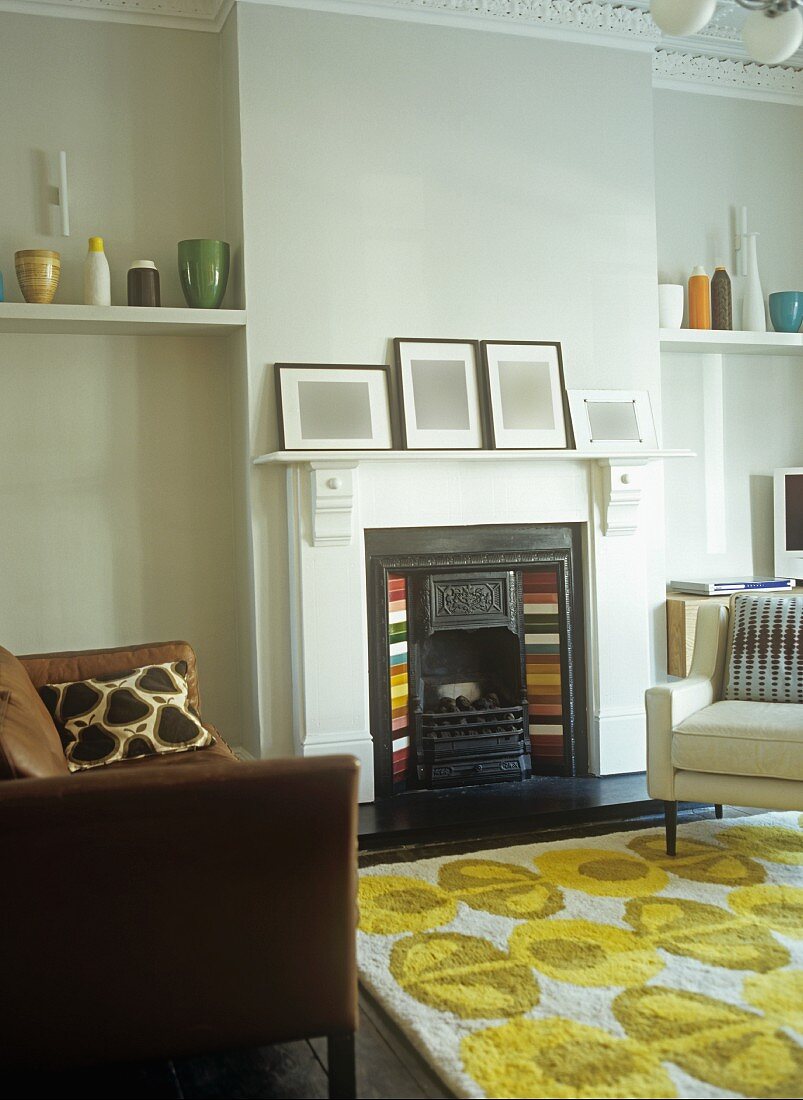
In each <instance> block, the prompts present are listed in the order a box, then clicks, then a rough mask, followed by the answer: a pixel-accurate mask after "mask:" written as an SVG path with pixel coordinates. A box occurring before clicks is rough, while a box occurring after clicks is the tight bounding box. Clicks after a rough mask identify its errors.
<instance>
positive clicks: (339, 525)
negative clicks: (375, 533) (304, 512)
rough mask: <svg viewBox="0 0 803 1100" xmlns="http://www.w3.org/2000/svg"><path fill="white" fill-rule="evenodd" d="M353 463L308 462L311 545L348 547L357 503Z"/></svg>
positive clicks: (354, 464) (355, 465)
mask: <svg viewBox="0 0 803 1100" xmlns="http://www.w3.org/2000/svg"><path fill="white" fill-rule="evenodd" d="M357 465H358V464H357V463H356V462H346V461H338V460H336V459H334V460H331V461H322V462H318V461H316V462H310V463H309V473H310V505H311V511H312V515H311V520H312V524H311V530H312V545H313V546H350V545H351V540H352V538H353V537H354V509H355V507H356V503H357V485H358V478H357V474H356V472H355V471H356V469H357Z"/></svg>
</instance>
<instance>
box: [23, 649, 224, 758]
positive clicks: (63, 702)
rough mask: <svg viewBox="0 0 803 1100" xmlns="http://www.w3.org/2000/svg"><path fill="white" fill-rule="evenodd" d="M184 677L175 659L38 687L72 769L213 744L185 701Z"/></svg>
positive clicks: (181, 664) (184, 666)
mask: <svg viewBox="0 0 803 1100" xmlns="http://www.w3.org/2000/svg"><path fill="white" fill-rule="evenodd" d="M186 675H187V663H186V661H173V662H171V663H169V664H163V665H146V666H145V667H144V668H135V669H132V671H131V672H126V673H123V674H122V675H120V676H108V677H95V678H93V679H90V680H79V681H77V682H73V683H66V684H45V685H44V686H43V687H40V689H39V694H40V695H41V697H42V700H43V701H44V704H45V706H46V707H47V709H48V710H49V711H50V713H51V715H52V716H53V720H54V722H55V723H56V727H57V729H58V730H59V733H60V734H61V739H62V744H63V745H64V755H65V756H66V758H67V767H68V768H69V769H70V771H73V772H75V771H81V770H83V769H85V768H96V767H98V766H99V765H100V764H111V763H114V762H115V761H117V760H132V759H134V758H136V757H141V756H154V755H156V754H162V753H169V752H186V751H187V750H188V749H202V748H205V747H206V746H207V745H211V744H212V743H213V742H214V737H213V736H212V734H211V733H210V731H209V730H208V729H205V728H204V727H203V725H202V724H201V720H200V717H199V715H198V713H197V712H196V711H195V708H194V707H192V706H191V705H190V704H189V703H188V701H187V694H188V687H187V681H186V679H185V677H186Z"/></svg>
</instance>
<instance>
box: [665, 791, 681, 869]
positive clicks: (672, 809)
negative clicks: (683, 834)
mask: <svg viewBox="0 0 803 1100" xmlns="http://www.w3.org/2000/svg"><path fill="white" fill-rule="evenodd" d="M664 822H665V823H666V854H667V855H668V856H673V855H674V854H675V847H676V843H677V835H678V804H677V802H664Z"/></svg>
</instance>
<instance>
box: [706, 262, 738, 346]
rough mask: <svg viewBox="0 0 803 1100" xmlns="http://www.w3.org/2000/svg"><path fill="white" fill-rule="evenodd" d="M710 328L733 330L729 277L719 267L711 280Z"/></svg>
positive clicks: (722, 268)
mask: <svg viewBox="0 0 803 1100" xmlns="http://www.w3.org/2000/svg"><path fill="white" fill-rule="evenodd" d="M711 328H715V329H720V330H721V331H725V332H730V330H731V329H732V328H733V298H732V296H731V281H730V276H729V275H728V273H727V271H726V270H725V268H724V267H722V266H720V267H718V268H717V269H716V271H715V272H714V277H713V279H712V280H711Z"/></svg>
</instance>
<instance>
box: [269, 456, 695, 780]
mask: <svg viewBox="0 0 803 1100" xmlns="http://www.w3.org/2000/svg"><path fill="white" fill-rule="evenodd" d="M691 454H692V452H690V451H665V450H651V451H637V452H622V451H611V452H599V451H598V452H593V453H592V452H581V451H570V450H562V451H372V452H367V451H277V452H274V453H273V454H268V455H263V456H261V457H260V458H257V459H255V462H256V463H258V464H259V465H260V466H264V467H265V468H266V472H267V471H268V470H271V469H272V470H274V471H283V472H284V474H285V478H284V481H285V492H286V494H287V523H288V540H289V544H288V550H289V563H290V577H291V583H290V587H289V591H288V599H289V605H290V648H291V653H292V684H291V691H292V695H293V731H294V739H295V745H296V751H297V752H298V753H299V754H300V755H303V756H320V755H327V754H330V753H348V754H350V755H353V756H356V757H357V758H358V760H359V761H360V763H361V780H360V800H361V801H363V802H366V801H372V799H373V797H374V759H373V738H372V735H371V728H370V715H369V710H370V708H369V659H368V638H367V621H368V597H367V586H366V573H365V569H366V560H365V540H364V532H365V531H366V530H369V529H370V530H374V529H378V528H389V529H393V528H409V527H418V528H443V527H453V526H454V527H456V526H463V527H466V526H468V527H470V526H472V525H480V526H487V525H492V526H498V525H502V526H504V525H505V524H522V523H525V524H554V523H571V524H576V525H577V526H578V527H579V529H580V531H581V532H582V534H581V539H582V560H583V577H584V581H583V588H584V617H585V628H586V630H585V634H586V686H587V699H588V714H587V721H588V731H589V764H590V768H591V770H592V772H594V773H596V774H598V775H606V774H612V773H616V772H629V771H639V770H641V769H643V768H644V766H645V764H644V761H645V717H644V690H645V688H647V687H649V685H650V683H651V682H652V673H651V659H652V658H651V641H650V638H651V633H652V631H653V628H654V616H655V610H656V608H657V607H659V606H660V605H661V603H662V600H663V593H664V590H665V589H664V584H665V580H664V577H663V572H662V570H658V571H657V572H656V570H655V568H654V562H653V554H654V552H655V551H656V548H658V547H660V545H661V543H662V535H661V527H662V522H663V508H662V501H661V487H662V481H663V479H662V477H661V473H660V470H659V469H656V467H659V466H660V460H661V459H668V458H685V457H691ZM640 515H641V522H639V517H640ZM611 536H620V537H611ZM621 536H625V537H621Z"/></svg>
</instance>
